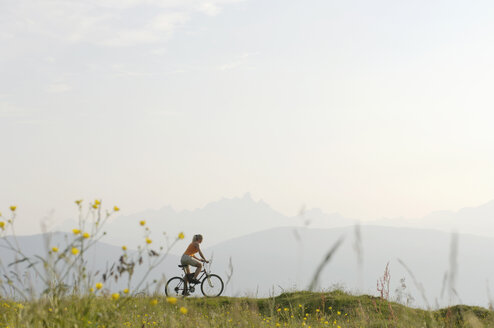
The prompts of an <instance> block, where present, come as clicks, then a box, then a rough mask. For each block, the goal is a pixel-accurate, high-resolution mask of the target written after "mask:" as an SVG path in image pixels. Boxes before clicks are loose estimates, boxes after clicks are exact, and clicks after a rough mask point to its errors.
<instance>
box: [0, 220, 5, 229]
mask: <svg viewBox="0 0 494 328" xmlns="http://www.w3.org/2000/svg"><path fill="white" fill-rule="evenodd" d="M0 228H2V229H5V222H3V221H0Z"/></svg>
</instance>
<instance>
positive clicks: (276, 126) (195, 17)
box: [0, 0, 494, 228]
mask: <svg viewBox="0 0 494 328" xmlns="http://www.w3.org/2000/svg"><path fill="white" fill-rule="evenodd" d="M493 14H494V3H491V2H489V1H480V2H476V3H475V4H472V3H469V2H466V1H439V2H434V3H431V2H428V1H414V2H404V3H396V2H393V1H390V0H381V1H375V2H372V3H369V2H366V1H363V0H355V1H346V2H335V1H323V0H317V1H313V2H310V3H307V2H302V1H280V0H276V1H274V0H273V1H261V0H243V1H241V0H194V1H190V2H184V1H176V0H126V1H116V0H102V1H97V2H94V1H76V0H68V1H60V0H41V1H37V2H32V1H29V0H7V1H2V2H1V3H0V146H1V150H2V161H1V167H0V168H1V169H0V181H1V184H2V189H1V190H0V212H2V213H3V214H5V213H8V207H9V206H10V205H17V206H18V213H19V218H22V220H23V221H21V222H22V224H24V226H25V227H26V228H31V227H33V226H34V225H38V221H39V219H40V218H43V217H46V216H51V217H52V218H53V220H54V221H55V222H62V221H63V220H65V219H67V218H71V217H75V215H76V207H75V205H74V203H73V202H74V200H76V199H81V198H82V199H85V200H86V201H92V200H94V199H96V198H97V199H103V201H104V204H105V205H107V206H109V207H112V206H113V205H118V206H120V208H121V209H122V212H121V213H122V214H123V215H129V214H131V213H136V212H139V211H142V210H145V209H150V208H161V207H162V206H165V205H171V206H173V207H174V208H175V209H177V210H183V209H189V210H191V209H195V208H201V207H203V206H205V205H206V204H208V203H209V202H211V201H215V200H217V199H221V198H222V197H227V198H231V197H242V196H243V194H244V193H245V192H250V193H251V194H252V197H253V198H254V199H256V200H258V199H263V200H264V201H265V202H266V203H268V204H269V205H270V206H271V207H272V208H274V209H275V210H276V211H279V212H280V213H282V214H284V215H287V216H294V215H297V213H298V212H299V211H300V209H301V208H302V207H303V206H305V207H306V208H320V209H321V210H323V211H324V212H326V213H334V212H338V213H340V214H341V215H342V216H344V217H350V218H354V219H357V220H360V221H362V222H366V221H369V220H373V219H379V218H383V217H387V218H399V217H403V218H420V217H423V216H425V215H427V214H429V213H431V212H434V211H442V210H449V211H457V210H459V209H461V208H465V207H475V206H479V205H481V204H485V203H487V202H489V201H491V200H493V199H494V170H493V169H492V168H493V167H494V133H492V122H493V121H494V112H493V111H492V108H493V106H494V99H493V98H492V97H491V95H490V94H491V91H490V86H491V85H492V84H493V82H494V74H493V73H494V72H493V70H494V66H493V65H492V64H491V61H492V58H493V57H494V46H493V44H492V42H490V39H491V36H492V34H493V32H494V21H493V20H492V16H493ZM52 210H54V211H55V212H51V211H52Z"/></svg>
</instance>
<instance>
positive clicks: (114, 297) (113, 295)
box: [111, 293, 120, 301]
mask: <svg viewBox="0 0 494 328" xmlns="http://www.w3.org/2000/svg"><path fill="white" fill-rule="evenodd" d="M111 298H112V299H114V300H115V301H116V300H118V299H119V298H120V294H119V293H115V294H112V295H111Z"/></svg>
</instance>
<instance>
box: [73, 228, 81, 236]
mask: <svg viewBox="0 0 494 328" xmlns="http://www.w3.org/2000/svg"><path fill="white" fill-rule="evenodd" d="M72 232H73V233H74V235H78V234H80V233H81V230H79V229H72Z"/></svg>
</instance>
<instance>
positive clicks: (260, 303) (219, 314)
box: [0, 291, 494, 328]
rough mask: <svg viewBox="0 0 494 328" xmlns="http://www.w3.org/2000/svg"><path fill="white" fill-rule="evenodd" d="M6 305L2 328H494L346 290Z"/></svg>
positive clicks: (477, 317) (490, 317) (477, 319)
mask: <svg viewBox="0 0 494 328" xmlns="http://www.w3.org/2000/svg"><path fill="white" fill-rule="evenodd" d="M172 301H173V300H172ZM0 302H1V303H0V327H306V328H307V327H338V326H340V327H494V312H492V311H489V310H486V309H483V308H480V307H473V306H464V305H460V306H454V307H450V308H446V309H441V310H437V311H425V310H421V309H414V308H409V307H406V306H403V305H400V304H397V303H392V302H387V301H385V300H381V299H379V298H376V297H372V296H368V295H362V296H353V295H349V294H347V293H344V292H342V291H333V292H328V293H312V292H293V293H285V294H282V295H280V296H277V297H274V298H264V299H254V298H232V297H219V298H212V299H208V298H188V299H178V300H176V302H175V303H174V302H171V303H170V302H168V301H167V299H166V298H164V297H156V298H153V297H129V298H126V297H121V298H120V299H118V300H112V299H111V297H110V296H108V297H103V296H89V297H82V298H81V297H73V298H64V299H62V300H52V301H50V300H39V301H36V302H29V303H22V304H19V303H15V302H12V301H7V300H2V301H0ZM172 303H174V304H172ZM181 309H182V311H183V312H185V310H184V309H186V312H187V313H185V314H184V313H182V311H181Z"/></svg>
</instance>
